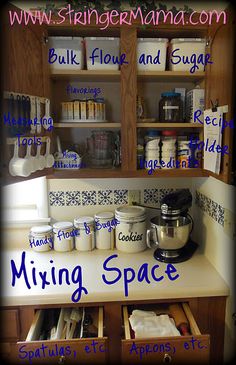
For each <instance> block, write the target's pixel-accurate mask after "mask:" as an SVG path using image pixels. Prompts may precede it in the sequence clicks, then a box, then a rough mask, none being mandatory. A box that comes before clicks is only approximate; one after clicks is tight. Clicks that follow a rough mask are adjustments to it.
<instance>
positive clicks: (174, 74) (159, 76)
mask: <svg viewBox="0 0 236 365" xmlns="http://www.w3.org/2000/svg"><path fill="white" fill-rule="evenodd" d="M204 77H205V72H195V73H193V74H191V73H190V72H189V71H138V79H139V80H147V81H156V80H159V81H170V82H172V81H184V82H185V81H190V82H191V81H193V82H196V81H199V80H202V79H204Z"/></svg>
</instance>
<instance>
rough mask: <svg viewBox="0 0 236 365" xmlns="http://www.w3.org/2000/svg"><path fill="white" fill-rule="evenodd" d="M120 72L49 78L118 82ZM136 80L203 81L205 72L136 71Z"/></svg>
mask: <svg viewBox="0 0 236 365" xmlns="http://www.w3.org/2000/svg"><path fill="white" fill-rule="evenodd" d="M120 75H121V71H120V70H72V71H71V70H52V71H51V78H52V79H53V80H60V79H68V78H73V79H75V80H76V79H80V80H81V79H93V80H96V81H119V79H120ZM137 77H138V80H147V81H157V80H159V81H163V80H165V81H170V82H173V81H184V82H185V81H193V82H196V81H199V80H202V79H204V77H205V72H195V73H193V74H191V73H190V72H188V71H138V72H137Z"/></svg>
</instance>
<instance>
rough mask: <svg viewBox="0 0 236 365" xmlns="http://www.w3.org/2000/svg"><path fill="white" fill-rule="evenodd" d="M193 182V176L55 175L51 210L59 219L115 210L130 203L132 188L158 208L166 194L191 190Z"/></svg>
mask: <svg viewBox="0 0 236 365" xmlns="http://www.w3.org/2000/svg"><path fill="white" fill-rule="evenodd" d="M191 185H192V184H191V179H161V180H160V179H84V180H79V179H63V180H56V179H52V180H48V198H49V199H48V200H49V214H50V216H51V218H52V219H56V220H59V219H72V218H74V217H75V216H79V215H91V214H92V215H94V214H95V213H97V212H98V211H105V210H115V209H116V207H118V206H120V205H127V204H128V202H129V191H130V190H139V191H140V204H142V205H143V204H144V205H149V206H152V207H155V208H156V207H159V206H160V201H161V199H162V198H163V196H164V195H166V194H168V193H170V192H172V191H175V190H177V189H182V188H189V189H190V190H192V189H191ZM154 212H155V211H154ZM151 214H152V213H151ZM155 214H156V212H155Z"/></svg>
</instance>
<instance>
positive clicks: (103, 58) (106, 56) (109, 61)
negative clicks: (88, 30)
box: [85, 37, 120, 70]
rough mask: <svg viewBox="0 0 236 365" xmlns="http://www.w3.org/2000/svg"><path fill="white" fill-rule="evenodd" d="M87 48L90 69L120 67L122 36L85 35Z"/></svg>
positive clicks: (114, 68)
mask: <svg viewBox="0 0 236 365" xmlns="http://www.w3.org/2000/svg"><path fill="white" fill-rule="evenodd" d="M85 49H86V61H87V69H88V70H118V69H119V63H118V62H119V61H120V38H114V37H85ZM113 60H114V61H118V62H115V63H114V62H113Z"/></svg>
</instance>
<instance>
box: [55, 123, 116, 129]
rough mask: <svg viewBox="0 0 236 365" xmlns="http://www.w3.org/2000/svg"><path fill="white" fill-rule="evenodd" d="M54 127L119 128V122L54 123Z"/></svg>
mask: <svg viewBox="0 0 236 365" xmlns="http://www.w3.org/2000/svg"><path fill="white" fill-rule="evenodd" d="M53 126H54V127H55V128H120V127H121V123H109V122H108V123H96V122H95V123H93V122H91V123H90V122H86V123H54V124H53Z"/></svg>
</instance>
